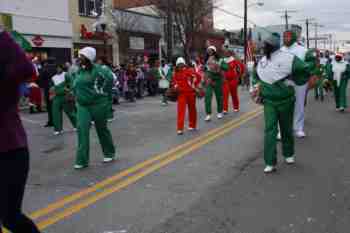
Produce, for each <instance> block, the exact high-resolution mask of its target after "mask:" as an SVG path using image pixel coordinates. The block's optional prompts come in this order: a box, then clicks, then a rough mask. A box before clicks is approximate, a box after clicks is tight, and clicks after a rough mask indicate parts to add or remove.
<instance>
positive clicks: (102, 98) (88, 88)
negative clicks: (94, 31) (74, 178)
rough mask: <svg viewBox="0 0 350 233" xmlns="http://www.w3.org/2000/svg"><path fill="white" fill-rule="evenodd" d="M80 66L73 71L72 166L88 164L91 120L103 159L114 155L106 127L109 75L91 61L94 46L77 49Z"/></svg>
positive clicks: (93, 59) (108, 106) (110, 85)
mask: <svg viewBox="0 0 350 233" xmlns="http://www.w3.org/2000/svg"><path fill="white" fill-rule="evenodd" d="M79 56H80V59H81V62H80V63H81V67H80V69H79V71H78V72H77V74H76V77H75V80H74V84H73V90H74V95H75V97H76V102H77V122H78V124H77V126H78V150H77V157H76V163H75V166H74V167H75V169H83V168H86V167H88V166H89V154H90V153H89V148H90V127H91V122H92V121H94V122H95V128H96V132H97V136H98V138H99V141H100V143H101V146H102V151H103V154H104V160H103V162H105V163H108V162H112V161H113V160H114V159H115V157H116V151H115V147H114V144H113V139H112V135H111V132H110V131H109V129H108V127H107V118H108V113H109V111H110V92H111V91H112V83H113V75H112V74H111V72H109V71H108V70H107V69H104V68H102V67H101V66H99V65H96V64H95V63H94V61H95V58H96V50H95V49H94V48H92V47H85V48H83V49H81V50H80V51H79Z"/></svg>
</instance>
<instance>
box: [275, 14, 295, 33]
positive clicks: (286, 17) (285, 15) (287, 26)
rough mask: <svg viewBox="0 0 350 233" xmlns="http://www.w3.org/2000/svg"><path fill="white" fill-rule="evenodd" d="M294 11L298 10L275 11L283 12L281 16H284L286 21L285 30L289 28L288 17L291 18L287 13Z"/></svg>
mask: <svg viewBox="0 0 350 233" xmlns="http://www.w3.org/2000/svg"><path fill="white" fill-rule="evenodd" d="M296 12H298V11H295V10H284V11H277V13H283V15H282V18H284V19H285V21H286V31H288V29H289V24H288V19H289V18H291V16H290V15H289V13H296Z"/></svg>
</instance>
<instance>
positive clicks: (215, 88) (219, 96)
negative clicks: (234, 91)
mask: <svg viewBox="0 0 350 233" xmlns="http://www.w3.org/2000/svg"><path fill="white" fill-rule="evenodd" d="M222 85H223V83H222V82H221V81H217V82H216V83H215V84H214V85H208V86H207V88H206V91H205V112H206V113H207V115H211V113H212V99H213V93H215V97H216V104H217V112H218V113H222V111H223V87H222Z"/></svg>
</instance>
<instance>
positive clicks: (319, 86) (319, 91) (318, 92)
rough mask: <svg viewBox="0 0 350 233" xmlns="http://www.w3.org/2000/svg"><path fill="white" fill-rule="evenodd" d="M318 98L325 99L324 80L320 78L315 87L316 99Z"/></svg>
mask: <svg viewBox="0 0 350 233" xmlns="http://www.w3.org/2000/svg"><path fill="white" fill-rule="evenodd" d="M318 98H321V100H323V99H324V92H323V80H320V81H319V82H318V83H317V85H316V87H315V99H318Z"/></svg>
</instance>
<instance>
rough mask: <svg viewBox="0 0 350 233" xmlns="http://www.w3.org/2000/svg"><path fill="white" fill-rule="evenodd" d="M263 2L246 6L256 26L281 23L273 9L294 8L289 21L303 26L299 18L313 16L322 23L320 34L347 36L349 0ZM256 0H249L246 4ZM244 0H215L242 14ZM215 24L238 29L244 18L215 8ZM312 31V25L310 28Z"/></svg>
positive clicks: (341, 38) (266, 0)
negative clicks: (259, 4)
mask: <svg viewBox="0 0 350 233" xmlns="http://www.w3.org/2000/svg"><path fill="white" fill-rule="evenodd" d="M261 1H262V2H264V6H262V7H259V6H256V5H255V6H252V7H250V8H249V11H248V12H249V13H248V18H249V19H250V20H252V21H253V22H255V23H256V24H257V25H258V26H266V25H271V24H274V25H275V24H281V23H284V20H283V19H282V18H281V15H280V14H279V13H277V12H276V11H280V10H285V9H288V10H296V11H298V12H297V13H291V14H290V15H291V16H292V17H291V18H290V23H298V24H301V26H303V28H305V26H304V25H305V23H301V22H299V21H298V20H302V19H305V18H307V17H308V18H315V19H317V22H319V23H320V24H322V25H324V26H325V27H324V28H321V29H319V30H320V34H323V33H334V34H335V35H336V38H337V39H338V40H345V39H348V40H350V0H261ZM255 2H257V0H249V4H251V3H255ZM243 4H244V0H218V6H219V7H220V8H223V9H225V10H228V11H230V12H232V13H236V14H239V15H242V16H243ZM215 25H216V27H217V28H221V29H224V28H226V29H239V28H242V27H243V21H242V20H241V19H239V18H235V17H232V16H230V15H227V14H225V13H223V12H221V11H215ZM311 33H312V35H313V34H314V27H312V28H311Z"/></svg>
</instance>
